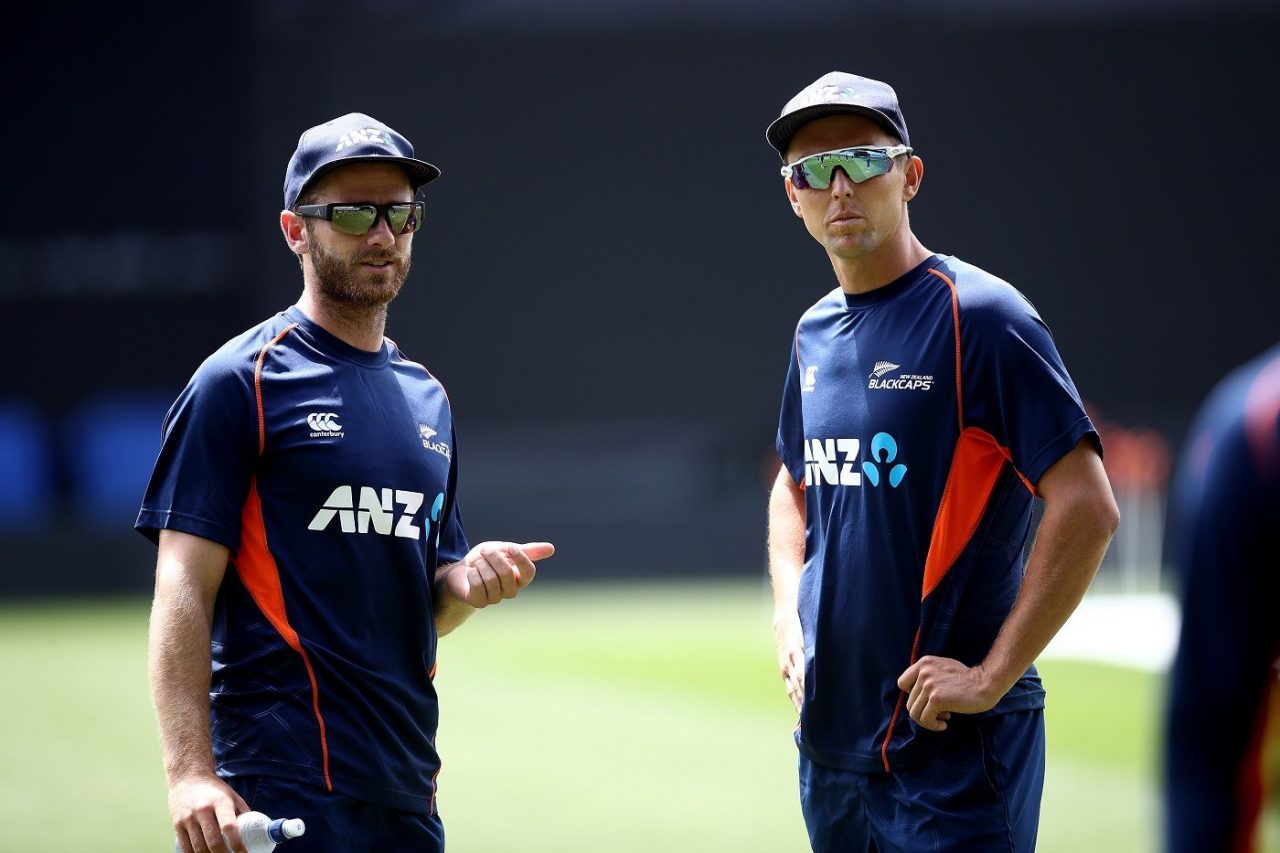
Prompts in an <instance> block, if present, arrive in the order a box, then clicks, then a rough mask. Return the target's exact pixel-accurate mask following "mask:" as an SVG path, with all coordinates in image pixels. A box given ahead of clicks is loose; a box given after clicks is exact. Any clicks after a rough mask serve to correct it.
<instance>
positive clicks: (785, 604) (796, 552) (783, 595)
mask: <svg viewBox="0 0 1280 853" xmlns="http://www.w3.org/2000/svg"><path fill="white" fill-rule="evenodd" d="M804 526H805V507H804V493H803V492H801V491H800V490H799V489H798V488H797V487H796V486H795V484H794V483H792V481H791V475H790V474H788V473H787V471H786V469H785V468H783V469H782V470H780V471H779V472H778V478H777V480H776V481H775V482H774V486H773V490H772V491H771V492H770V494H769V579H770V583H771V585H772V587H773V614H774V616H773V618H774V626H775V629H776V628H777V626H778V623H779V622H780V621H783V620H791V619H795V618H798V617H797V616H796V596H797V594H798V593H799V589H800V573H801V572H802V571H803V570H804Z"/></svg>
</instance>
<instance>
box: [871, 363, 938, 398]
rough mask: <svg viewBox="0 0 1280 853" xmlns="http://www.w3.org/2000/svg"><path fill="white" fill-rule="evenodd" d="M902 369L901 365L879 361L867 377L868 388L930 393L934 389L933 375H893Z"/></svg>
mask: <svg viewBox="0 0 1280 853" xmlns="http://www.w3.org/2000/svg"><path fill="white" fill-rule="evenodd" d="M901 369H902V365H901V364H894V363H893V362H892V361H877V362H876V366H875V367H873V368H872V369H871V375H870V376H869V377H867V388H868V389H870V390H872V391H879V390H890V391H928V390H929V389H930V388H932V387H933V374H920V373H902V374H899V375H897V376H893V375H892V374H894V373H897V371H899V370H901Z"/></svg>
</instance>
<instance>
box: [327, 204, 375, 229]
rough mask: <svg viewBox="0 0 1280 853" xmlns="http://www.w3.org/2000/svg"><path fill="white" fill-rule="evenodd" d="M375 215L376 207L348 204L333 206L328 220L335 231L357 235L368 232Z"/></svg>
mask: <svg viewBox="0 0 1280 853" xmlns="http://www.w3.org/2000/svg"><path fill="white" fill-rule="evenodd" d="M377 216H378V209H377V208H376V207H368V206H366V205H349V206H344V207H335V208H334V209H333V213H332V214H331V216H330V218H329V222H330V223H332V225H333V228H334V230H335V231H341V232H342V233H343V234H351V235H353V236H356V237H359V236H360V235H361V234H367V233H369V229H370V228H372V227H373V223H374V221H375V220H376V219H377Z"/></svg>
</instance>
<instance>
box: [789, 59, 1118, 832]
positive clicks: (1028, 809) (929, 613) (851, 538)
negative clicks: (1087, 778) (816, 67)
mask: <svg viewBox="0 0 1280 853" xmlns="http://www.w3.org/2000/svg"><path fill="white" fill-rule="evenodd" d="M766 137H767V139H768V141H769V143H770V144H771V145H772V146H773V147H774V149H775V150H776V151H777V152H778V154H779V156H780V157H781V158H782V163H783V166H782V174H783V177H784V187H785V190H786V195H787V199H788V201H789V202H790V205H791V209H792V211H793V212H794V213H795V215H796V217H797V218H799V219H800V220H801V221H802V223H803V224H804V227H805V228H806V229H807V230H808V232H809V234H810V235H811V236H812V237H813V238H814V239H815V240H816V241H817V242H818V244H819V245H820V246H822V248H823V249H824V250H825V251H826V253H827V256H828V258H829V259H830V261H831V266H832V268H833V270H834V272H835V277H836V283H837V285H838V286H837V287H836V288H835V289H834V290H832V291H831V292H829V293H827V294H826V295H825V296H823V297H822V298H821V299H819V300H818V301H817V302H816V303H815V304H814V305H813V307H811V308H810V309H809V310H807V311H806V312H805V313H804V315H803V316H802V317H801V318H800V322H799V324H798V325H797V327H796V332H795V337H794V339H793V341H792V345H791V347H790V357H789V361H788V370H787V378H786V384H785V386H784V389H783V397H782V411H781V417H780V421H779V428H778V435H777V451H778V456H779V458H780V460H781V463H782V464H781V469H780V470H779V472H778V476H777V480H776V482H775V484H774V486H773V491H772V494H771V498H770V503H769V561H770V572H771V576H772V582H773V591H774V600H775V614H774V629H775V636H776V640H777V648H778V659H779V665H780V669H781V674H782V678H783V682H784V684H785V686H786V690H787V692H788V694H789V695H790V697H791V700H792V702H793V703H794V704H795V707H796V710H797V711H798V712H799V715H800V724H799V726H798V728H797V729H796V733H795V738H796V743H797V745H798V747H799V751H800V757H799V762H800V767H799V774H800V794H801V805H802V810H803V812H804V818H805V823H806V826H807V828H808V832H809V839H810V842H811V844H812V846H813V849H814V850H820V851H842V853H844V852H845V851H871V850H879V851H888V850H911V851H914V850H929V851H941V850H957V851H961V850H963V851H973V850H982V851H992V850H1013V851H1029V850H1032V849H1033V848H1034V846H1035V838H1036V830H1037V823H1038V817H1039V807H1040V795H1041V789H1042V785H1043V776H1044V723H1043V719H1042V709H1043V707H1044V695H1045V694H1044V689H1043V688H1042V686H1041V683H1040V678H1039V677H1038V675H1037V673H1036V670H1035V667H1034V666H1033V661H1034V660H1035V658H1036V656H1037V655H1038V654H1039V653H1040V651H1041V650H1042V649H1043V648H1044V647H1045V645H1046V644H1047V643H1048V642H1049V640H1050V638H1052V637H1053V635H1054V634H1055V633H1056V632H1057V630H1058V628H1059V627H1060V626H1061V625H1062V624H1063V622H1065V621H1066V619H1067V617H1068V616H1069V615H1070V614H1071V612H1072V610H1074V609H1075V607H1076V605H1077V604H1078V603H1079V601H1080V599H1081V597H1082V596H1083V594H1084V592H1085V589H1086V588H1087V587H1088V585H1089V582H1090V580H1091V579H1092V577H1093V575H1094V573H1095V572H1096V570H1097V567H1098V564H1099V562H1100V561H1101V559H1102V555H1103V553H1104V551H1105V550H1106V547H1107V543H1108V541H1109V540H1110V539H1111V536H1112V534H1113V532H1114V531H1115V529H1116V526H1117V524H1118V511H1117V509H1116V505H1115V500H1114V498H1113V496H1112V493H1111V488H1110V485H1109V483H1108V481H1107V478H1106V475H1105V473H1104V471H1103V468H1102V460H1101V445H1100V443H1099V440H1098V434H1097V431H1096V430H1095V429H1094V426H1093V424H1092V423H1091V422H1090V420H1089V418H1088V416H1087V415H1086V414H1085V411H1084V407H1083V406H1082V405H1081V401H1080V395H1079V394H1078V393H1077V391H1076V388H1075V385H1074V384H1073V383H1072V380H1071V377H1070V376H1069V375H1068V373H1067V370H1066V368H1065V367H1064V366H1063V362H1062V359H1061V358H1060V357H1059V355H1058V351H1057V348H1056V347H1055V345H1054V342H1053V338H1052V337H1051V336H1050V334H1049V330H1048V328H1047V327H1046V326H1045V324H1044V322H1043V321H1042V320H1041V319H1040V317H1039V316H1038V315H1037V313H1036V311H1035V309H1034V308H1033V307H1032V306H1031V304H1030V303H1029V302H1028V301H1027V300H1026V298H1025V297H1023V296H1022V294H1020V293H1019V292H1018V291H1017V290H1015V289H1014V288H1013V287H1011V286H1010V285H1009V284H1007V283H1006V282H1004V281H1001V280H1000V279H998V278H996V277H995V276H993V275H991V274H989V273H987V272H984V271H983V270H981V269H979V268H978V267H975V266H973V265H972V264H969V263H966V262H965V261H962V260H960V259H959V258H957V257H955V256H951V255H941V254H936V253H934V252H932V251H930V250H929V249H927V248H925V247H924V245H922V243H921V242H920V240H919V239H918V238H917V237H916V236H915V234H914V233H913V232H912V229H911V223H910V219H909V216H908V208H909V205H910V203H911V201H912V200H913V199H914V198H915V197H916V196H917V194H918V193H919V192H920V188H921V183H922V179H923V177H924V163H923V162H922V160H921V158H920V157H918V156H916V155H915V153H914V151H913V149H912V147H911V139H910V137H909V135H908V132H907V124H906V121H905V119H904V117H903V113H902V110H901V108H900V106H899V103H898V98H897V95H896V93H895V92H894V90H893V89H892V88H891V87H890V86H889V85H887V84H885V83H882V82H879V81H877V80H871V79H867V78H865V77H859V76H856V75H853V74H846V73H841V72H832V73H830V74H827V75H825V76H823V77H821V78H819V79H818V80H816V81H814V82H813V83H812V84H810V85H809V86H806V87H805V88H804V89H803V90H802V91H801V92H800V93H799V94H797V95H796V96H795V97H794V98H792V99H791V100H790V101H789V102H788V103H787V104H786V106H784V107H783V109H782V113H781V115H780V116H779V117H778V118H777V120H775V121H774V122H773V123H772V124H770V125H769V127H768V130H767V132H766ZM981 163H982V166H983V168H986V169H988V170H989V172H990V176H991V180H1010V179H1012V177H1011V176H1009V175H1006V174H1002V173H1001V168H1002V167H1001V163H1000V161H999V159H998V158H986V159H983V160H982V161H981ZM788 284H789V285H790V286H800V283H798V282H788ZM1037 496H1038V497H1040V498H1042V499H1043V500H1044V502H1045V509H1044V516H1043V520H1042V522H1041V525H1040V532H1039V536H1038V538H1037V540H1036V545H1035V547H1034V548H1033V549H1032V551H1031V555H1030V561H1029V563H1027V565H1026V573H1025V577H1024V574H1023V565H1024V563H1023V549H1024V546H1025V545H1026V543H1027V541H1028V534H1029V532H1030V519H1031V509H1032V501H1033V498H1035V497H1037Z"/></svg>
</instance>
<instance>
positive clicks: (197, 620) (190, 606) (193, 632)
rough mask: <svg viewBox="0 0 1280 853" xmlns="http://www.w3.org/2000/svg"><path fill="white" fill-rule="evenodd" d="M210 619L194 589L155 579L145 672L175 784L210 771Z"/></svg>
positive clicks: (165, 763)
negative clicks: (148, 675) (180, 780)
mask: <svg viewBox="0 0 1280 853" xmlns="http://www.w3.org/2000/svg"><path fill="white" fill-rule="evenodd" d="M210 624H211V614H210V613H209V612H208V610H207V608H206V606H205V604H204V602H203V601H202V600H201V596H200V594H199V592H198V591H197V590H194V589H192V588H190V587H184V586H182V585H181V584H180V583H176V582H174V581H172V580H168V579H166V578H165V576H164V574H163V573H161V574H160V575H159V576H158V578H157V587H156V599H155V602H154V604H153V606H152V611H151V625H150V634H149V648H148V672H149V674H150V678H151V698H152V701H153V702H154V704H155V711H156V720H157V722H158V724H159V730H160V746H161V753H162V756H163V758H164V766H165V773H166V775H167V776H168V779H169V782H170V784H171V785H172V784H173V783H174V782H175V781H176V780H178V779H181V778H187V777H191V776H198V775H212V774H213V772H214V762H213V747H212V736H211V734H210V730H209V677H210V672H211V653H210V645H209V633H210V631H209V628H210Z"/></svg>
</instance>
